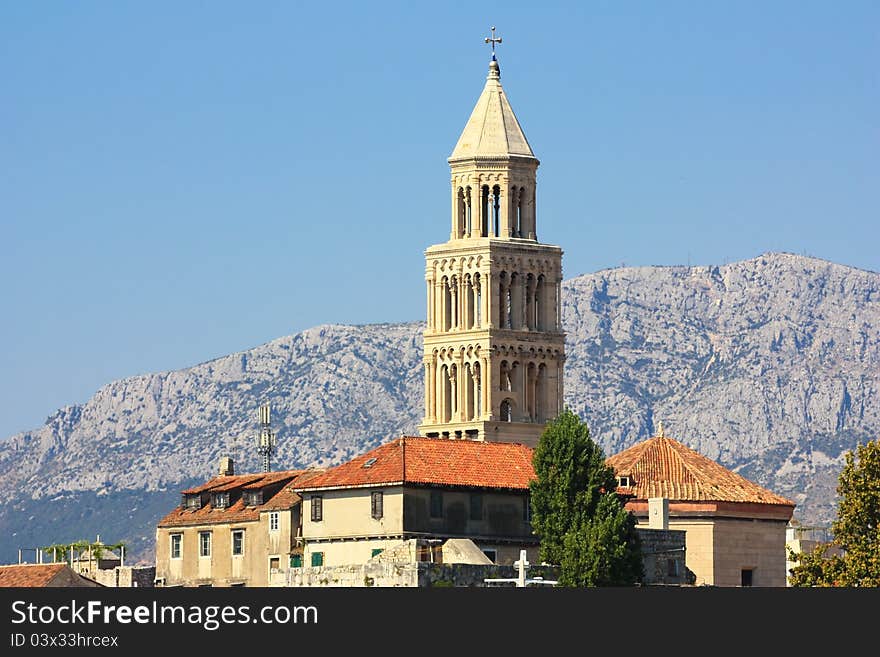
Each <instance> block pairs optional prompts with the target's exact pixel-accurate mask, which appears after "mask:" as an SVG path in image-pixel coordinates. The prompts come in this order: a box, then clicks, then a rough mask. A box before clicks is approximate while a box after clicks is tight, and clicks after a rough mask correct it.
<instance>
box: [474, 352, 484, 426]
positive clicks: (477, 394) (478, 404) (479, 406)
mask: <svg viewBox="0 0 880 657" xmlns="http://www.w3.org/2000/svg"><path fill="white" fill-rule="evenodd" d="M473 374H474V411H475V415H474V419H478V418H480V417H481V416H482V415H483V377H482V371H481V369H480V364H479V363H474V366H473Z"/></svg>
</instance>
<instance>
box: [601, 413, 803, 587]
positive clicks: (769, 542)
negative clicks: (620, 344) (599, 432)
mask: <svg viewBox="0 0 880 657" xmlns="http://www.w3.org/2000/svg"><path fill="white" fill-rule="evenodd" d="M607 463H608V465H610V466H611V467H613V468H614V470H615V473H616V475H617V478H618V492H619V493H620V494H622V495H624V496H626V498H627V503H626V508H627V509H628V510H630V511H631V512H632V513H633V514H634V515H635V517H636V519H637V521H638V523H639V525H640V526H647V525H649V523H650V514H649V509H650V503H649V501H650V499H651V498H658V499H660V498H666V499H667V500H668V528H669V529H682V530H684V531H685V532H686V548H687V550H686V564H687V568H688V569H689V570H691V571H692V572H693V573H694V576H695V584H696V585H698V586H699V585H709V586H773V587H776V586H785V585H786V548H785V540H786V538H785V532H786V525H787V524H788V522H789V520H790V519H791V517H792V514H793V513H794V507H795V504H794V502H792V501H791V500H789V499H786V498H784V497H782V496H780V495H776V494H775V493H773V492H771V491H769V490H766V489H765V488H762V487H760V486H758V485H757V484H755V483H753V482H751V481H749V480H748V479H745V478H744V477H741V476H740V475H738V474H736V473H734V472H731V471H730V470H728V469H726V468H724V467H723V466H721V465H719V464H718V463H716V462H714V461H712V460H711V459H708V458H706V457H705V456H702V455H701V454H699V453H697V452H695V451H694V450H692V449H690V448H689V447H687V446H685V445H683V444H682V443H680V442H678V441H676V440H673V439H672V438H668V437H666V436H665V435H664V434H663V431H662V430H661V431H660V435H658V436H655V437H654V438H650V439H648V440H646V441H643V442H641V443H638V444H637V445H634V446H632V447H630V448H629V449H626V450H624V451H622V452H620V453H618V454H615V455H614V456H612V457H610V458H609V459H608V460H607Z"/></svg>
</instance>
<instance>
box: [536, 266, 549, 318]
mask: <svg viewBox="0 0 880 657" xmlns="http://www.w3.org/2000/svg"><path fill="white" fill-rule="evenodd" d="M545 282H546V279H545V278H544V274H541V275H540V276H538V284H537V285H536V286H535V328H536V329H537V330H539V331H543V330H545V329H546V326H545V324H546V321H545V318H544V314H545V313H546V312H547V308H546V307H545V305H546V300H545V298H544V296H545V295H544V284H545Z"/></svg>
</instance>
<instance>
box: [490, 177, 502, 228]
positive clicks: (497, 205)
mask: <svg viewBox="0 0 880 657" xmlns="http://www.w3.org/2000/svg"><path fill="white" fill-rule="evenodd" d="M500 231H501V187H499V186H498V185H495V186H494V187H493V188H492V232H493V234H494V235H495V237H499V236H500V235H501V232H500Z"/></svg>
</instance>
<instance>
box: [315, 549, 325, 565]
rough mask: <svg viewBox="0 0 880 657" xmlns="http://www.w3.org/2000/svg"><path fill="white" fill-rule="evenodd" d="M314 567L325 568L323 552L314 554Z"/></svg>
mask: <svg viewBox="0 0 880 657" xmlns="http://www.w3.org/2000/svg"><path fill="white" fill-rule="evenodd" d="M312 565H313V566H323V565H324V553H323V552H312Z"/></svg>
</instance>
